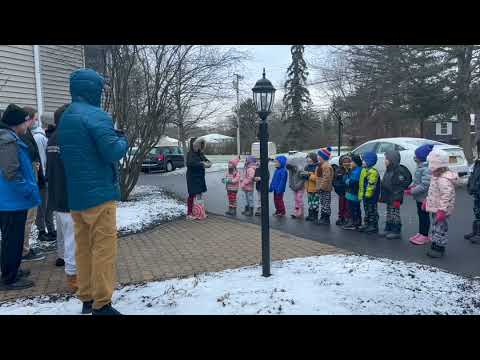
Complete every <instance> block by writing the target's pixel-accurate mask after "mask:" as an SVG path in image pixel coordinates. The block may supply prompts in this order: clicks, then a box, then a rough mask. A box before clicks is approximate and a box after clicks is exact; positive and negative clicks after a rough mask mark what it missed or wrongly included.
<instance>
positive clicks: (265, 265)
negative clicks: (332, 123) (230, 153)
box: [252, 69, 275, 277]
mask: <svg viewBox="0 0 480 360" xmlns="http://www.w3.org/2000/svg"><path fill="white" fill-rule="evenodd" d="M252 91H253V102H254V104H255V107H256V108H257V113H258V116H259V117H260V119H261V121H260V126H259V138H260V177H261V179H262V180H261V184H262V189H261V190H262V199H261V204H262V275H263V276H265V277H268V276H270V260H271V256H270V218H269V214H270V210H269V207H268V184H269V177H270V176H269V175H270V174H269V171H268V124H267V117H268V115H269V114H270V112H271V110H272V104H273V99H274V97H275V88H274V87H273V85H272V83H271V82H270V81H269V80H268V79H266V78H265V69H263V78H261V79H260V80H258V81H257V83H256V84H255V86H254V88H253V89H252Z"/></svg>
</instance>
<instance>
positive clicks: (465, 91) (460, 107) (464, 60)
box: [456, 46, 473, 163]
mask: <svg viewBox="0 0 480 360" xmlns="http://www.w3.org/2000/svg"><path fill="white" fill-rule="evenodd" d="M472 51H473V49H472V46H462V47H461V48H460V49H459V50H458V52H457V63H458V73H457V82H456V87H457V89H456V90H457V100H458V103H457V119H458V121H459V124H462V125H463V126H462V127H463V136H462V138H463V139H462V146H463V151H464V152H465V157H466V158H467V161H468V162H469V163H471V162H472V161H473V149H472V141H471V134H470V106H469V98H468V96H469V89H470V81H471V74H470V73H471V61H472Z"/></svg>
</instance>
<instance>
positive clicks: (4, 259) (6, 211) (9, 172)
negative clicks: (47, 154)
mask: <svg viewBox="0 0 480 360" xmlns="http://www.w3.org/2000/svg"><path fill="white" fill-rule="evenodd" d="M27 120H28V114H27V113H26V112H25V111H24V110H23V109H22V108H20V107H18V106H17V105H14V104H11V105H9V106H8V107H7V109H6V110H5V113H4V114H3V116H2V120H1V122H0V231H1V233H2V246H1V248H2V249H1V256H0V260H1V270H2V277H1V282H0V289H1V290H19V289H26V288H29V287H32V286H33V285H34V284H33V282H32V281H30V280H27V279H26V277H27V276H28V275H29V274H30V273H29V272H28V271H26V270H25V271H22V270H20V269H19V268H20V263H21V260H22V250H23V242H24V234H25V223H26V221H27V211H28V210H29V209H31V208H34V207H37V206H38V205H40V202H41V200H40V192H39V189H38V186H37V182H36V180H35V175H34V174H33V168H32V160H31V159H30V156H29V154H28V147H27V145H26V144H25V143H24V142H23V141H22V140H20V138H19V135H22V134H25V133H26V131H27V128H28V124H27Z"/></svg>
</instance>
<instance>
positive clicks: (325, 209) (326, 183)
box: [316, 147, 334, 225]
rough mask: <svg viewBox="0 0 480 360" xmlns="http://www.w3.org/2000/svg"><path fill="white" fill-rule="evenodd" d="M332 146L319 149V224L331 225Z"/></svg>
mask: <svg viewBox="0 0 480 360" xmlns="http://www.w3.org/2000/svg"><path fill="white" fill-rule="evenodd" d="M331 152H332V148H331V147H326V148H321V149H320V150H318V162H319V165H318V167H317V174H316V175H317V190H318V194H319V196H320V218H319V219H318V221H317V224H318V225H330V215H331V214H332V190H333V185H332V184H333V176H334V171H333V168H332V165H330V163H329V160H330V157H331Z"/></svg>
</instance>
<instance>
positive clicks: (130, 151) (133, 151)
mask: <svg viewBox="0 0 480 360" xmlns="http://www.w3.org/2000/svg"><path fill="white" fill-rule="evenodd" d="M137 151H138V148H137V147H136V146H132V147H130V148H128V151H127V154H126V155H125V157H128V158H129V159H131V158H133V157H134V156H135V154H136V152H137ZM119 164H120V165H122V164H123V158H121V159H120V161H119Z"/></svg>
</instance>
